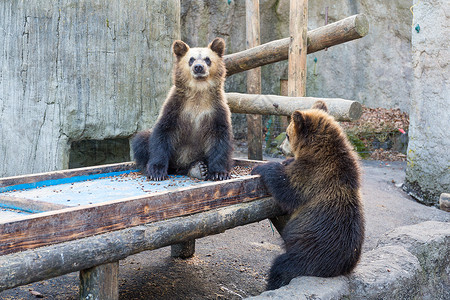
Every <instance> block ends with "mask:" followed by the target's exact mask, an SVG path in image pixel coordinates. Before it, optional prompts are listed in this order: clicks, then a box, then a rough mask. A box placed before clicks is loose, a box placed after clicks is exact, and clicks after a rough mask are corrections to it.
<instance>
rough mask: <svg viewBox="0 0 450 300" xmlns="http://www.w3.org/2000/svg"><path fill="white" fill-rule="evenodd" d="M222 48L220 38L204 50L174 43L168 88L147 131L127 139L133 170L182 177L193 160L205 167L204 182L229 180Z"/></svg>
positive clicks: (161, 177) (160, 177) (228, 122)
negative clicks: (171, 72)
mask: <svg viewBox="0 0 450 300" xmlns="http://www.w3.org/2000/svg"><path fill="white" fill-rule="evenodd" d="M224 50H225V42H224V41H223V39H221V38H216V39H215V40H214V41H212V42H211V44H210V45H209V46H208V48H192V49H191V48H189V46H188V45H186V44H185V43H184V42H182V41H175V42H174V44H173V52H174V54H175V56H176V59H177V61H176V63H175V66H174V71H173V81H174V86H173V87H172V88H171V90H170V92H169V95H168V96H167V99H166V101H165V102H164V105H163V107H162V110H161V112H160V115H159V118H158V120H157V122H156V124H155V126H154V127H153V129H152V130H149V131H144V132H140V133H138V134H137V135H136V136H135V138H134V139H133V141H132V148H133V151H134V157H135V160H136V163H137V166H138V167H139V168H140V169H142V170H143V171H144V172H145V173H146V175H147V176H148V177H149V178H150V179H152V180H164V179H167V175H168V173H171V172H176V173H181V174H185V173H187V171H188V170H189V169H190V168H191V167H192V165H193V164H196V163H197V162H202V163H204V165H205V166H206V167H207V172H208V176H207V178H208V179H212V180H223V179H227V178H229V172H230V169H231V164H232V163H231V153H232V141H231V140H232V132H231V118H230V111H229V108H228V105H227V103H226V99H225V94H224V81H225V75H226V68H225V64H224V62H223V58H222V56H223V54H224ZM206 58H207V59H206ZM190 60H192V63H191V62H190ZM195 66H197V67H198V68H197V69H196V71H194V67H195ZM197 71H199V73H196V72H197ZM200 71H201V72H200Z"/></svg>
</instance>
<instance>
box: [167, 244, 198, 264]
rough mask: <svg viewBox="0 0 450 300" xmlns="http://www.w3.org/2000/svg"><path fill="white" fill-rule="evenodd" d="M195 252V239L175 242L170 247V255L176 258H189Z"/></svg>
mask: <svg viewBox="0 0 450 300" xmlns="http://www.w3.org/2000/svg"><path fill="white" fill-rule="evenodd" d="M194 253H195V240H190V241H186V242H183V243H179V244H175V245H172V246H171V247H170V256H172V257H175V258H183V259H185V258H189V257H192V256H193V255H194Z"/></svg>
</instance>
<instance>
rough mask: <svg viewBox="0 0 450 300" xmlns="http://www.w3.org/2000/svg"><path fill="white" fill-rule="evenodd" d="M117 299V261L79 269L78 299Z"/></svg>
mask: <svg viewBox="0 0 450 300" xmlns="http://www.w3.org/2000/svg"><path fill="white" fill-rule="evenodd" d="M91 299H92V300H94V299H108V300H118V299H119V262H118V261H117V262H113V263H109V264H104V265H100V266H96V267H92V268H89V269H85V270H81V271H80V300H91Z"/></svg>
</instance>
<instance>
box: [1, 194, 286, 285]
mask: <svg viewBox="0 0 450 300" xmlns="http://www.w3.org/2000/svg"><path fill="white" fill-rule="evenodd" d="M277 215H281V210H280V208H279V207H278V206H277V205H276V204H275V203H274V201H272V199H271V198H263V199H258V200H255V201H252V202H247V203H241V204H235V205H231V206H228V207H224V208H220V209H214V210H210V211H206V212H203V213H198V214H194V215H190V216H185V217H178V218H173V219H169V220H165V221H160V222H156V223H151V224H147V225H141V226H136V227H132V228H128V229H123V230H118V231H113V232H108V233H104V234H100V235H96V236H91V237H87V238H83V239H79V240H76V241H70V242H65V243H61V244H56V245H51V246H47V247H41V248H37V249H34V250H27V251H23V252H17V253H13V254H8V255H3V256H0V291H2V290H6V289H10V288H14V287H16V286H20V285H24V284H28V283H32V282H36V281H41V280H45V279H48V278H52V277H56V276H60V275H64V274H68V273H71V272H76V271H80V270H83V269H88V268H91V267H93V266H98V265H101V264H105V263H110V262H115V261H119V260H121V259H124V258H126V257H127V256H130V255H132V254H136V253H139V252H142V251H146V250H153V249H157V248H161V247H165V246H168V245H172V244H176V243H181V242H185V241H189V240H193V239H197V238H201V237H205V236H208V235H212V234H218V233H221V232H224V231H225V230H227V229H230V228H234V227H237V226H241V225H245V224H250V223H254V222H258V221H261V220H264V219H266V218H271V217H275V216H277Z"/></svg>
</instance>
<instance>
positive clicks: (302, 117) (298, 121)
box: [291, 110, 309, 136]
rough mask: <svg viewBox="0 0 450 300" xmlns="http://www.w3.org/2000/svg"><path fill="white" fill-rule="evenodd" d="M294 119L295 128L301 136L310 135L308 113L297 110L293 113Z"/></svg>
mask: <svg viewBox="0 0 450 300" xmlns="http://www.w3.org/2000/svg"><path fill="white" fill-rule="evenodd" d="M291 118H292V121H293V122H294V130H295V132H296V133H297V135H299V136H307V135H308V127H309V126H308V120H309V119H308V118H309V117H308V115H307V114H305V113H303V112H301V111H299V110H297V111H295V112H294V113H293V114H292V117H291Z"/></svg>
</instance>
